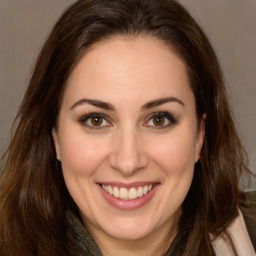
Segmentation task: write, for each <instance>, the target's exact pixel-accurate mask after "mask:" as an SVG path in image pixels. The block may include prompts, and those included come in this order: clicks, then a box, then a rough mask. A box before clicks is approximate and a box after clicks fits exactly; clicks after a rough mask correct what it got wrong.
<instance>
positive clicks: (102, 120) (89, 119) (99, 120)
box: [78, 113, 111, 129]
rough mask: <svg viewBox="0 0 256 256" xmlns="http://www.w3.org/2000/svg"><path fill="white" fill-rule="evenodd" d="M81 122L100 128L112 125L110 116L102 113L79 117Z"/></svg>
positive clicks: (84, 124)
mask: <svg viewBox="0 0 256 256" xmlns="http://www.w3.org/2000/svg"><path fill="white" fill-rule="evenodd" d="M78 121H79V123H81V124H82V125H83V126H87V127H88V128H91V129H100V128H106V127H110V126H111V122H109V118H108V117H107V116H106V115H104V114H101V113H91V114H88V115H85V116H82V117H80V118H79V119H78Z"/></svg>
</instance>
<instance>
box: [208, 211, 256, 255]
mask: <svg viewBox="0 0 256 256" xmlns="http://www.w3.org/2000/svg"><path fill="white" fill-rule="evenodd" d="M228 232H229V234H230V236H231V238H232V240H233V242H234V244H235V246H236V250H237V253H238V255H239V256H256V253H255V251H254V249H253V246H252V243H251V240H250V237H249V235H248V232H247V229H246V226H245V222H244V218H243V216H242V213H241V212H240V211H239V216H238V217H237V218H236V219H235V220H234V222H233V223H232V224H231V225H230V227H229V228H228ZM212 243H213V248H214V251H215V253H216V255H217V256H233V255H234V253H233V252H232V249H231V247H230V246H229V245H228V244H227V243H226V242H225V241H224V239H223V238H222V237H219V238H217V239H215V240H214V241H213V242H212Z"/></svg>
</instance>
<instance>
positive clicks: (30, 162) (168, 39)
mask: <svg viewBox="0 0 256 256" xmlns="http://www.w3.org/2000/svg"><path fill="white" fill-rule="evenodd" d="M141 34H144V35H149V36H152V37H155V38H158V39H160V40H162V41H164V42H165V43H167V44H169V45H171V46H172V47H174V48H175V49H176V51H177V53H178V54H179V56H180V57H181V58H182V59H183V60H184V62H185V63H186V66H187V72H188V76H189V79H190V86H191V89H192V91H193V93H194V96H195V99H196V109H197V116H198V120H200V119H201V117H202V115H203V114H204V113H206V115H207V118H206V123H205V130H206V134H205V142H204V145H203V148H202V154H201V160H200V162H199V163H197V164H196V165H195V174H194V178H193V182H192V186H191V188H190V191H189V193H188V195H187V197H186V199H185V201H184V203H183V214H182V217H181V219H180V222H179V231H178V234H177V236H176V238H175V240H174V241H173V243H172V245H171V247H170V249H169V253H170V255H184V256H189V255H190V256H191V255H214V252H213V248H212V246H211V239H210V236H209V233H211V234H212V235H213V236H218V235H220V234H221V233H223V232H224V233H225V232H226V228H227V227H228V226H229V224H230V223H231V222H232V220H233V219H234V218H235V217H236V216H237V214H238V211H237V208H238V206H239V193H240V190H239V187H238V181H239V178H240V176H241V175H242V174H244V173H249V171H248V169H247V167H246V166H247V156H246V153H245V151H244V149H243V147H242V145H241V142H240V140H239V138H238V135H237V132H236V129H235V126H234V122H233V118H232V114H231V110H230V107H229V104H228V100H227V95H226V90H225V86H224V82H223V76H222V72H221V69H220V65H219V63H218V60H217V58H216V55H215V53H214V50H213V48H212V46H211V45H210V43H209V41H208V39H207V37H206V36H205V34H204V32H203V31H202V30H201V28H200V27H199V26H198V24H197V23H196V22H195V20H194V19H193V18H192V17H191V15H190V14H189V13H188V12H187V11H186V9H185V8H183V7H182V6H181V5H180V4H178V3H177V2H176V1H174V0H80V1H77V2H75V3H74V4H73V5H72V6H71V7H70V8H68V9H67V10H66V11H65V12H64V14H63V15H62V16H61V18H60V19H59V21H58V22H57V23H56V25H55V26H54V28H53V30H52V31H51V33H50V35H49V37H48V39H47V40H46V42H45V44H44V46H43V48H42V50H41V52H40V54H39V57H38V59H37V62H36V64H35V67H34V72H33V75H32V77H31V80H30V83H29V86H28V89H27V92H26V94H25V97H24V99H23V101H22V104H21V106H20V108H19V111H18V114H17V117H16V119H15V123H14V126H13V133H12V138H11V142H10V145H9V147H8V149H7V151H6V153H5V156H4V158H3V159H4V161H3V173H2V176H1V183H0V187H1V192H0V216H1V217H0V254H1V255H2V256H8V255H12V256H13V255H17V256H19V255H20V256H21V255H23V256H25V255H26V256H30V255H37V254H39V255H41V256H45V255H69V252H68V248H67V246H66V244H67V243H66V242H67V241H66V239H67V238H66V226H67V224H66V219H65V211H66V210H67V209H68V208H69V207H71V205H72V204H73V202H72V199H71V197H70V195H69V193H68V191H67V189H66V187H65V183H64V180H63V176H62V172H61V167H60V165H59V164H58V163H56V159H55V158H56V157H55V150H54V145H53V141H52V137H51V132H52V128H53V126H54V125H55V122H56V119H57V116H58V111H59V107H60V104H61V100H62V94H63V91H64V89H65V84H66V82H67V79H68V78H69V75H70V73H71V72H72V70H73V68H74V67H75V65H76V64H77V62H78V61H79V59H80V57H81V56H82V54H83V53H84V52H85V50H86V49H87V48H88V47H89V46H91V45H92V44H94V43H96V42H98V41H102V40H104V39H106V38H109V37H113V36H115V35H124V36H134V37H136V36H138V35H141ZM227 237H228V234H227ZM229 240H230V242H231V244H232V240H231V239H229Z"/></svg>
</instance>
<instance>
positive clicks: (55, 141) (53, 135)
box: [52, 127, 61, 161]
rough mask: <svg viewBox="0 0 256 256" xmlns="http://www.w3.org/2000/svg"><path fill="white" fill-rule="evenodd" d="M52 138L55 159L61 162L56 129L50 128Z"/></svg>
mask: <svg viewBox="0 0 256 256" xmlns="http://www.w3.org/2000/svg"><path fill="white" fill-rule="evenodd" d="M52 138H53V142H54V146H55V151H56V158H57V160H59V161H61V155H60V147H59V138H58V132H57V129H56V127H53V128H52Z"/></svg>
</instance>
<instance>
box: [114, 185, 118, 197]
mask: <svg viewBox="0 0 256 256" xmlns="http://www.w3.org/2000/svg"><path fill="white" fill-rule="evenodd" d="M113 196H114V197H116V198H118V197H119V190H118V188H117V187H114V190H113Z"/></svg>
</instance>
